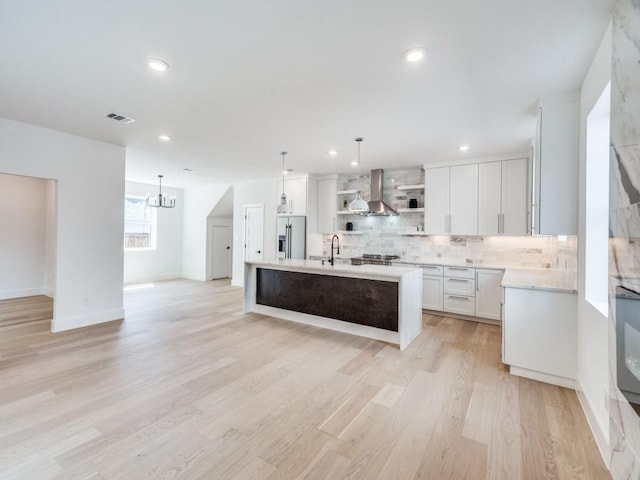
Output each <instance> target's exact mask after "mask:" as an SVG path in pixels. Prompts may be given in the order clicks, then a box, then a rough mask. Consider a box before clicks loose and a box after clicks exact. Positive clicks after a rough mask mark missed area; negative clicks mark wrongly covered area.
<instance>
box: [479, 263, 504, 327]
mask: <svg viewBox="0 0 640 480" xmlns="http://www.w3.org/2000/svg"><path fill="white" fill-rule="evenodd" d="M503 273H504V272H503V271H502V270H485V269H476V317H481V318H490V319H492V320H500V318H501V314H502V311H501V310H502V308H501V307H502V305H501V303H502V287H501V286H500V283H501V282H502V275H503Z"/></svg>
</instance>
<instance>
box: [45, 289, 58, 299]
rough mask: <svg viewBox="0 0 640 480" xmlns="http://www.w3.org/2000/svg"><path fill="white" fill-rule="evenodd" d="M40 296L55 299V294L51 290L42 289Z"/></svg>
mask: <svg viewBox="0 0 640 480" xmlns="http://www.w3.org/2000/svg"><path fill="white" fill-rule="evenodd" d="M42 295H46V296H47V297H50V298H55V297H56V292H55V290H54V289H53V288H43V289H42Z"/></svg>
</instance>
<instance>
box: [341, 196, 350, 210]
mask: <svg viewBox="0 0 640 480" xmlns="http://www.w3.org/2000/svg"><path fill="white" fill-rule="evenodd" d="M342 209H343V210H348V209H349V200H347V199H346V198H345V199H344V200H342Z"/></svg>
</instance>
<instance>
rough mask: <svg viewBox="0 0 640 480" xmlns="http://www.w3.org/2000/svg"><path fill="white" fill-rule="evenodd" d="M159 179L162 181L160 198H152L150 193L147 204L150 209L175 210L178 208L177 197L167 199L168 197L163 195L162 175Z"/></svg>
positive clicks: (159, 192) (146, 200)
mask: <svg viewBox="0 0 640 480" xmlns="http://www.w3.org/2000/svg"><path fill="white" fill-rule="evenodd" d="M158 179H159V180H160V190H159V191H158V196H156V197H152V196H151V194H150V193H147V198H146V199H145V203H146V204H147V206H148V207H155V208H173V207H175V206H176V197H175V195H172V196H170V197H169V198H167V196H166V195H164V194H163V193H162V175H158Z"/></svg>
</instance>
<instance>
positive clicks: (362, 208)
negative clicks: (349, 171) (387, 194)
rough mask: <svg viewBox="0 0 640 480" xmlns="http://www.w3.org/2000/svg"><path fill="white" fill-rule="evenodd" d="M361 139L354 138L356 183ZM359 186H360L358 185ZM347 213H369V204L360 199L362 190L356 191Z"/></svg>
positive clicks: (359, 180)
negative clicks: (356, 157)
mask: <svg viewBox="0 0 640 480" xmlns="http://www.w3.org/2000/svg"><path fill="white" fill-rule="evenodd" d="M362 140H363V138H362V137H358V138H356V142H358V183H360V182H361V179H360V144H361V143H362ZM358 186H360V185H358ZM349 211H350V212H354V213H365V212H368V211H369V204H368V203H367V202H365V200H364V199H363V198H362V190H360V189H358V191H357V192H356V198H355V199H353V201H352V202H351V203H350V204H349Z"/></svg>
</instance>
